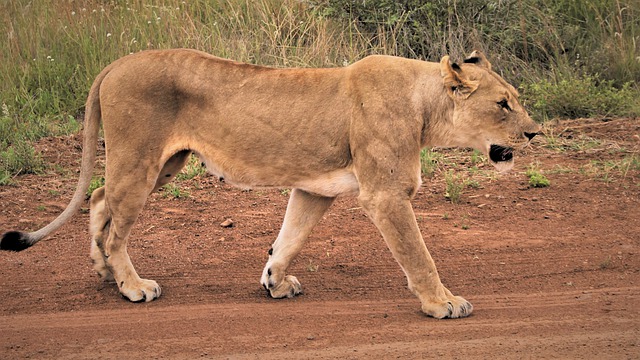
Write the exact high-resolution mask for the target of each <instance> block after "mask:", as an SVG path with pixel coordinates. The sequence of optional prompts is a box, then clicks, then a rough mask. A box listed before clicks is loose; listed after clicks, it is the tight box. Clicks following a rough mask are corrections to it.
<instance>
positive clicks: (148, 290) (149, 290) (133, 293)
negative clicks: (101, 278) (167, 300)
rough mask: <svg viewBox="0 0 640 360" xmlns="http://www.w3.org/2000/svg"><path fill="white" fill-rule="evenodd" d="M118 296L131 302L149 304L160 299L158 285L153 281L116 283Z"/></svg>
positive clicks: (142, 280) (160, 291) (141, 280)
mask: <svg viewBox="0 0 640 360" xmlns="http://www.w3.org/2000/svg"><path fill="white" fill-rule="evenodd" d="M118 288H119V289H120V294H122V296H124V297H125V298H126V299H128V300H129V301H131V302H149V301H153V300H155V299H157V298H159V297H160V294H161V293H162V290H161V289H160V285H158V283H157V282H155V281H153V280H145V279H140V280H139V281H132V280H131V281H129V282H126V281H121V282H119V283H118Z"/></svg>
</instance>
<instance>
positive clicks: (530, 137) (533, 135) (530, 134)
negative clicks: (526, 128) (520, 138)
mask: <svg viewBox="0 0 640 360" xmlns="http://www.w3.org/2000/svg"><path fill="white" fill-rule="evenodd" d="M536 135H538V133H537V132H535V133H528V132H525V133H524V136H526V137H527V139H529V141H531V140H532V139H533V138H534V137H536Z"/></svg>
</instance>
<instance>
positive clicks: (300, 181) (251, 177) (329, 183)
mask: <svg viewBox="0 0 640 360" xmlns="http://www.w3.org/2000/svg"><path fill="white" fill-rule="evenodd" d="M197 155H198V156H199V157H200V159H201V160H202V162H204V164H205V165H206V167H207V171H208V172H209V173H211V174H213V175H214V176H216V177H219V178H224V181H225V182H227V183H229V184H232V185H235V186H238V187H240V188H243V189H250V188H260V187H277V188H297V189H301V190H304V191H307V192H310V193H313V194H317V195H322V196H327V197H336V196H357V195H358V193H359V190H360V188H359V185H358V180H357V179H356V176H355V175H354V173H353V171H352V170H351V168H350V167H347V168H343V169H337V170H332V171H329V172H324V173H316V174H315V175H301V174H300V173H296V172H291V173H289V172H286V171H282V170H279V171H275V172H274V171H273V169H269V168H268V167H261V168H260V169H257V168H254V167H243V166H241V165H239V164H226V165H227V166H225V163H224V162H217V161H213V159H212V158H207V157H205V156H203V155H202V154H201V153H198V154H197Z"/></svg>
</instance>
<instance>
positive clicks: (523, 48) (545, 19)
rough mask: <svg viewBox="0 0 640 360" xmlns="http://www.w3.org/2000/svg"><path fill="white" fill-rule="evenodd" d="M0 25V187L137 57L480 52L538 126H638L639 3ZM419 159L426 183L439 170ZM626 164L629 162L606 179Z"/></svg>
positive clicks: (73, 12)
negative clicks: (110, 72)
mask: <svg viewBox="0 0 640 360" xmlns="http://www.w3.org/2000/svg"><path fill="white" fill-rule="evenodd" d="M0 19H1V21H0V36H4V39H3V40H2V41H0V57H1V58H2V59H3V61H1V62H0V106H1V113H0V185H3V184H9V183H11V182H12V181H13V179H14V178H15V177H16V176H17V175H20V174H26V173H40V172H42V171H44V170H45V169H46V168H47V165H46V164H45V162H44V161H43V160H42V158H41V156H40V155H39V154H38V153H37V152H36V151H35V150H34V148H33V146H32V143H33V142H34V141H36V140H38V139H39V138H42V137H46V136H56V135H63V134H70V133H74V132H77V131H79V129H80V128H81V122H82V117H83V110H84V101H85V99H86V96H87V93H88V90H89V87H90V86H91V83H92V81H93V79H94V78H95V76H96V75H97V74H98V73H99V72H100V70H101V69H102V68H103V67H104V66H106V65H107V64H109V63H110V62H112V61H113V60H115V59H117V58H119V57H122V56H124V55H127V54H129V53H134V52H138V51H141V50H145V49H162V48H175V47H188V48H196V49H200V50H203V51H206V52H209V53H212V54H214V55H217V56H221V57H226V58H232V59H235V60H239V61H243V62H248V63H253V64H262V65H269V66H277V67H285V66H297V67H312V66H313V67H329V66H345V65H348V64H350V63H353V62H354V61H356V60H358V59H361V58H362V57H364V56H366V55H368V54H374V53H375V54H390V55H399V56H405V57H411V58H418V59H424V60H430V61H437V60H439V59H440V57H441V56H443V55H444V54H450V55H451V56H452V58H453V59H458V60H459V59H462V58H463V57H464V56H465V55H466V54H468V53H469V52H470V51H471V50H472V49H480V50H483V51H484V52H485V53H487V54H488V57H489V59H490V60H491V61H492V63H493V65H494V68H495V69H496V70H497V71H499V72H500V73H501V74H502V75H503V76H504V77H505V78H506V79H507V80H508V81H510V82H511V83H513V84H515V85H516V86H517V87H518V88H519V89H520V92H521V93H522V100H523V102H524V104H525V105H526V107H527V108H528V109H529V110H530V112H531V113H532V115H533V116H534V118H535V119H537V120H539V121H545V120H548V119H552V118H565V117H569V118H575V117H620V116H638V115H639V114H640V90H639V85H638V84H639V83H640V82H639V81H638V80H640V51H639V50H638V44H639V43H640V8H639V7H638V6H637V3H636V0H597V1H575V0H559V1H553V0H514V1H503V2H489V3H487V2H486V1H480V0H470V1H459V0H446V1H445V0H436V1H429V2H424V1H418V0H400V1H390V0H372V1H351V0H308V1H299V0H257V1H250V0H229V1H215V0H213V1H140V0H130V1H123V0H113V1H101V2H95V1H88V0H78V1H64V2H57V3H56V4H55V6H52V5H51V4H50V3H49V2H45V1H27V0H15V1H5V2H1V3H0ZM476 156H477V155H476ZM423 158H424V159H426V160H427V162H425V163H423V171H424V172H425V175H426V176H432V174H433V173H434V172H435V171H436V169H437V165H439V164H442V162H443V161H444V158H443V157H442V155H441V154H439V153H437V152H430V151H426V152H424V153H423ZM634 159H635V160H634ZM634 164H637V155H636V157H635V158H632V159H631V160H629V162H628V163H625V164H620V165H618V166H617V168H620V169H629V168H631V169H633V167H634V166H637V165H634ZM198 166H199V165H198V164H196V163H192V164H191V163H190V167H189V168H188V169H187V173H188V174H186V175H183V176H179V177H178V179H179V180H180V179H189V178H190V177H192V176H197V175H199V174H201V173H202V169H200V168H199V167H198ZM594 166H595V165H594ZM603 166H604V165H603ZM476 168H477V167H476ZM464 179H466V177H465V178H460V179H457V178H456V176H454V174H451V179H450V180H451V184H452V186H453V185H455V182H456V181H458V182H460V181H462V182H463V181H464ZM467 185H468V184H467ZM472 185H473V184H472ZM452 190H453V191H451V193H450V195H452V200H453V198H455V197H456V191H455V190H456V189H455V187H452Z"/></svg>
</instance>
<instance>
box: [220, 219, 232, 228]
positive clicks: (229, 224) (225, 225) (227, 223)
mask: <svg viewBox="0 0 640 360" xmlns="http://www.w3.org/2000/svg"><path fill="white" fill-rule="evenodd" d="M220 226H222V227H223V228H230V227H233V220H231V219H227V220H225V221H223V222H222V223H220Z"/></svg>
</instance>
